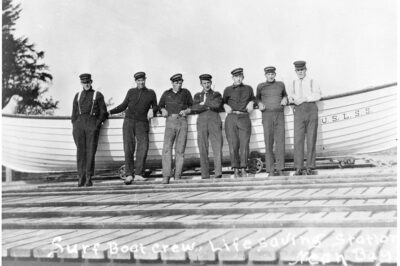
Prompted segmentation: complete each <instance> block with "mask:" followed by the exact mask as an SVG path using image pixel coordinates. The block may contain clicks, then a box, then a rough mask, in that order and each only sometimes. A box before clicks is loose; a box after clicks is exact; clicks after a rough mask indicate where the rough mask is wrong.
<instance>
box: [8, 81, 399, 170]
mask: <svg viewBox="0 0 400 266" xmlns="http://www.w3.org/2000/svg"><path fill="white" fill-rule="evenodd" d="M396 90H397V84H389V85H384V86H380V87H376V88H372V89H366V90H362V91H358V92H353V93H349V94H345V95H336V96H331V97H326V98H325V99H322V100H321V101H320V102H318V109H319V121H318V139H317V146H316V152H317V157H324V158H326V157H344V156H353V155H357V154H365V153H370V152H377V151H382V150H386V149H390V148H393V147H396V145H397V142H396V137H397V136H396V135H397V129H396V121H397V118H396ZM284 113H285V127H286V129H285V137H286V139H285V141H286V144H285V158H286V159H288V160H289V159H292V158H293V135H294V132H293V108H292V107H291V106H287V107H285V110H284ZM220 115H221V119H222V121H223V123H224V121H225V117H226V114H225V113H221V114H220ZM250 118H251V121H252V135H251V139H250V152H252V151H256V152H258V153H261V154H263V153H264V152H265V144H264V134H263V126H262V119H261V112H260V111H259V110H254V111H253V112H252V113H251V115H250ZM196 120H197V115H190V116H189V117H188V125H189V126H188V137H187V138H188V140H187V145H186V150H185V168H191V167H195V166H199V164H200V160H199V149H198V147H197V129H196ZM2 123H3V133H2V137H3V144H2V145H3V165H4V166H5V167H8V168H11V169H13V170H15V171H19V172H29V173H41V172H66V171H75V170H76V147H75V144H74V141H73V138H72V124H71V122H70V119H69V117H32V116H30V117H27V116H22V115H3V121H2ZM122 123H123V118H121V117H112V118H110V119H109V120H107V121H106V122H105V123H104V126H103V127H102V129H101V132H100V138H99V145H98V149H97V153H96V169H99V170H100V169H113V168H115V169H116V168H118V167H120V166H121V165H122V164H124V151H123V142H122ZM150 125H151V126H150V133H149V134H150V136H149V138H150V146H149V152H148V156H147V161H146V167H147V168H150V169H158V168H161V153H162V146H163V140H164V130H165V118H162V117H157V118H153V119H152V120H151V122H150ZM223 137H224V144H223V158H224V160H223V161H224V164H227V165H229V148H228V143H227V141H226V136H225V132H224V131H223ZM210 146H211V145H210ZM212 156H213V153H212V149H211V148H210V157H212ZM210 161H211V162H212V158H211V160H210Z"/></svg>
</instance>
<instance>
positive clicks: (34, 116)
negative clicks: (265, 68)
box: [2, 82, 397, 120]
mask: <svg viewBox="0 0 400 266" xmlns="http://www.w3.org/2000/svg"><path fill="white" fill-rule="evenodd" d="M396 85H397V82H393V83H388V84H384V85H380V86H374V87H369V88H365V89H361V90H356V91H351V92H345V93H339V94H335V95H328V96H324V97H322V98H321V100H320V101H326V100H332V99H337V98H343V97H347V96H352V95H357V94H362V93H367V92H371V91H376V90H380V89H385V88H389V87H394V86H396ZM255 109H258V108H257V107H256V108H255ZM193 115H194V114H193ZM2 116H3V117H13V118H26V119H58V120H68V119H71V116H43V115H25V114H2ZM123 118H124V116H118V117H115V116H114V117H109V118H108V119H123Z"/></svg>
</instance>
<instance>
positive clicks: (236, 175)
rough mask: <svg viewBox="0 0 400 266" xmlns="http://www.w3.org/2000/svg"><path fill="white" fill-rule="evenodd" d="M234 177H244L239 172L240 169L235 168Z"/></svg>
mask: <svg viewBox="0 0 400 266" xmlns="http://www.w3.org/2000/svg"><path fill="white" fill-rule="evenodd" d="M233 176H234V177H235V178H239V177H242V175H241V173H240V172H239V169H238V168H234V169H233Z"/></svg>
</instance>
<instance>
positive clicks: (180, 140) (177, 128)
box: [162, 116, 188, 179]
mask: <svg viewBox="0 0 400 266" xmlns="http://www.w3.org/2000/svg"><path fill="white" fill-rule="evenodd" d="M187 132H188V124H187V120H186V118H185V117H180V116H179V117H172V116H169V117H167V119H166V121H165V133H164V146H163V153H162V168H163V170H162V173H163V177H171V176H172V175H173V174H172V147H173V145H174V142H175V178H176V179H179V178H180V177H181V175H182V169H183V160H184V153H185V148H186V137H187Z"/></svg>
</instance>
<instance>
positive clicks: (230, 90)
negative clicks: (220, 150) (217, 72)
mask: <svg viewBox="0 0 400 266" xmlns="http://www.w3.org/2000/svg"><path fill="white" fill-rule="evenodd" d="M231 74H232V79H233V85H231V86H229V87H227V88H226V89H225V91H224V94H223V97H222V99H223V103H224V109H225V112H226V114H227V116H226V118H225V133H226V139H227V140H228V145H229V154H230V157H231V166H232V168H233V171H234V177H235V178H237V177H245V176H246V175H247V174H246V168H247V159H248V156H249V145H250V136H251V121H250V117H249V113H250V112H251V111H253V108H254V100H255V97H254V92H253V88H252V87H250V86H248V85H245V84H243V83H242V82H243V79H244V75H243V68H237V69H234V70H232V72H231Z"/></svg>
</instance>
